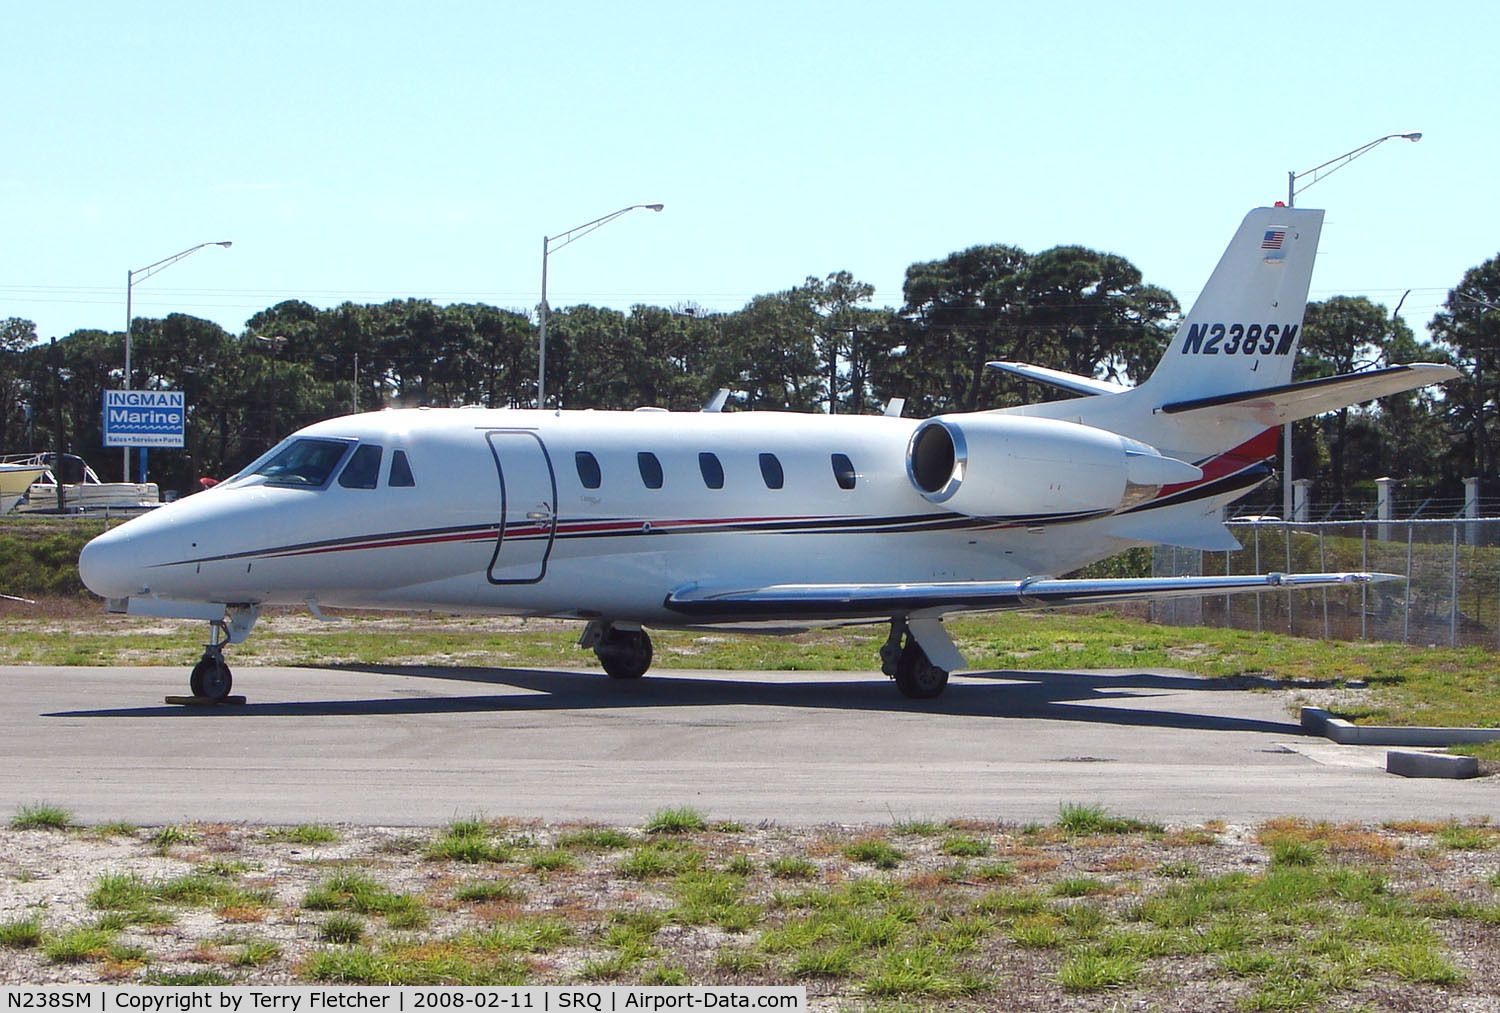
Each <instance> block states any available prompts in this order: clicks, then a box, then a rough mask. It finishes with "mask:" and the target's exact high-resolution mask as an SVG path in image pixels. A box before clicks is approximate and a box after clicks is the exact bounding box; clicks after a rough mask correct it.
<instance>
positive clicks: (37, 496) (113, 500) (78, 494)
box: [0, 454, 161, 513]
mask: <svg viewBox="0 0 1500 1013" xmlns="http://www.w3.org/2000/svg"><path fill="white" fill-rule="evenodd" d="M54 456H55V455H53V454H20V455H12V456H10V457H5V458H0V468H8V467H11V466H14V467H16V468H18V469H37V471H38V474H37V475H36V476H34V477H33V478H32V480H31V481H30V482H29V483H28V484H27V487H26V488H25V489H24V490H23V497H22V498H21V500H20V502H18V503H12V504H10V506H9V507H8V508H7V509H14V510H15V511H16V512H17V513H47V512H55V511H56V510H57V471H58V469H57V468H55V467H54ZM62 471H63V476H64V482H63V487H62V491H63V509H64V510H66V511H68V512H69V513H78V512H80V511H93V510H151V509H154V508H155V507H158V506H160V505H161V490H160V489H159V488H157V485H156V483H155V482H105V481H103V480H101V479H100V478H99V475H98V473H97V472H95V471H94V469H93V468H90V467H89V466H88V464H87V463H85V462H84V460H83V459H82V458H81V457H75V456H73V455H72V454H64V455H63V469H62ZM72 475H77V476H78V480H77V481H73V482H69V481H67V480H66V479H67V478H68V477H71V476H72ZM4 512H5V511H0V513H4Z"/></svg>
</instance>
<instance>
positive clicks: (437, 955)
mask: <svg viewBox="0 0 1500 1013" xmlns="http://www.w3.org/2000/svg"><path fill="white" fill-rule="evenodd" d="M302 977H303V978H304V979H305V980H308V981H319V982H326V983H331V984H349V985H510V986H515V985H524V984H526V977H527V969H526V965H525V964H524V963H523V962H521V961H520V960H517V959H515V958H513V957H508V956H502V955H497V954H494V953H486V952H484V951H483V950H478V949H473V948H467V947H464V946H460V945H458V944H454V943H424V944H415V945H408V944H401V945H393V946H387V947H383V948H380V949H373V948H370V947H363V946H356V947H339V948H337V949H332V950H320V951H318V952H316V953H314V954H312V956H311V957H309V958H308V960H307V962H306V963H305V964H304V965H303V968H302Z"/></svg>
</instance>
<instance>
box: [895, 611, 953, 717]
mask: <svg viewBox="0 0 1500 1013" xmlns="http://www.w3.org/2000/svg"><path fill="white" fill-rule="evenodd" d="M880 670H881V671H882V672H884V673H885V674H886V675H888V676H890V677H891V678H893V679H895V680H896V689H898V690H899V691H900V692H901V695H902V696H905V697H910V698H911V699H913V700H930V699H932V698H933V697H935V696H937V695H938V694H939V693H941V692H942V691H943V690H944V689H945V688H947V686H948V673H947V672H946V671H944V670H943V669H941V668H939V667H937V666H936V665H934V664H933V663H932V662H931V660H929V659H928V657H927V652H926V651H924V650H923V649H922V645H921V644H919V643H917V638H916V637H914V636H912V633H911V631H910V630H909V629H907V626H906V620H905V619H902V618H900V617H897V618H895V619H892V620H891V635H890V636H889V637H887V638H886V641H885V644H884V646H882V647H881V648H880Z"/></svg>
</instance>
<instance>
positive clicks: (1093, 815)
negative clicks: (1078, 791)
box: [1054, 802, 1165, 837]
mask: <svg viewBox="0 0 1500 1013" xmlns="http://www.w3.org/2000/svg"><path fill="white" fill-rule="evenodd" d="M1054 825H1055V826H1056V827H1057V829H1058V830H1061V831H1062V832H1063V833H1064V834H1067V835H1068V836H1070V837H1098V836H1101V835H1107V834H1139V833H1163V832H1164V830H1165V828H1163V827H1162V825H1161V824H1159V823H1147V822H1145V821H1143V820H1138V819H1132V818H1131V817H1128V816H1116V815H1114V814H1112V813H1110V812H1109V811H1108V810H1106V809H1105V808H1104V806H1102V805H1083V804H1081V803H1077V802H1064V803H1062V804H1061V805H1060V806H1058V813H1057V823H1056V824H1054Z"/></svg>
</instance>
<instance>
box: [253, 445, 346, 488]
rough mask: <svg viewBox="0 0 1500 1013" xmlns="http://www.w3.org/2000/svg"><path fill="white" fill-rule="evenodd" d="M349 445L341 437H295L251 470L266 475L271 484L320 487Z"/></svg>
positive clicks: (325, 481)
mask: <svg viewBox="0 0 1500 1013" xmlns="http://www.w3.org/2000/svg"><path fill="white" fill-rule="evenodd" d="M348 449H349V444H348V443H347V442H346V441H344V440H296V441H294V442H293V443H292V444H291V445H290V446H289V447H287V448H286V449H285V450H283V451H281V453H279V454H277V455H276V456H275V457H272V458H271V459H269V460H268V461H266V463H265V464H262V465H261V466H260V467H259V468H256V469H255V471H254V472H253V473H252V474H256V475H263V476H265V479H266V481H267V482H269V483H271V484H272V485H297V486H307V487H310V488H314V489H321V488H323V487H324V486H325V485H327V484H328V480H329V479H330V478H332V477H333V469H335V468H337V467H338V465H339V462H340V461H342V460H343V459H344V452H345V451H347V450H348Z"/></svg>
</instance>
